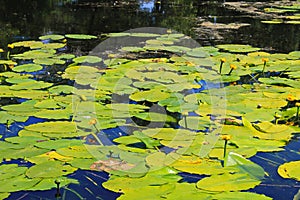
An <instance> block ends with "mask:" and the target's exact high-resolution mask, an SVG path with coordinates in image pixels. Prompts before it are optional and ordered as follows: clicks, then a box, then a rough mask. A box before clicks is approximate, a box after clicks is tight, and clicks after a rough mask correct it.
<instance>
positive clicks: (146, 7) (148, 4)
mask: <svg viewBox="0 0 300 200" xmlns="http://www.w3.org/2000/svg"><path fill="white" fill-rule="evenodd" d="M139 4H140V9H141V10H143V11H148V12H151V11H152V10H153V9H154V0H153V1H145V0H140V3H139Z"/></svg>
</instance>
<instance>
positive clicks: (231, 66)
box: [228, 64, 237, 75]
mask: <svg viewBox="0 0 300 200" xmlns="http://www.w3.org/2000/svg"><path fill="white" fill-rule="evenodd" d="M234 69H237V66H236V65H234V64H230V71H229V73H228V75H230V74H231V72H232V71H233V70H234Z"/></svg>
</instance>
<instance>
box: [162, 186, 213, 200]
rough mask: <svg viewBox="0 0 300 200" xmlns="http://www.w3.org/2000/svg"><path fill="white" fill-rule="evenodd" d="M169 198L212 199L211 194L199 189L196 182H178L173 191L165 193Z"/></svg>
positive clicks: (179, 199)
mask: <svg viewBox="0 0 300 200" xmlns="http://www.w3.org/2000/svg"><path fill="white" fill-rule="evenodd" d="M164 196H165V198H166V199H169V200H181V199H199V200H204V199H210V198H211V194H210V193H209V192H207V191H204V190H199V189H197V187H196V184H194V183H184V182H183V183H176V184H175V188H174V189H173V191H172V192H170V193H168V194H167V195H164Z"/></svg>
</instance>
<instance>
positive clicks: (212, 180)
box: [197, 173, 261, 192]
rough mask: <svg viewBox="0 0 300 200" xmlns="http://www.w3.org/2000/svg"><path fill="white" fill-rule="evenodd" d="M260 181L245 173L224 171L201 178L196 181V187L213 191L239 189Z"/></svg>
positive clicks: (254, 184) (252, 185)
mask: <svg viewBox="0 0 300 200" xmlns="http://www.w3.org/2000/svg"><path fill="white" fill-rule="evenodd" d="M260 182H261V181H258V180H255V179H252V178H250V177H249V176H248V175H245V174H240V173H235V174H228V173H225V174H221V175H212V176H210V177H207V178H203V179H201V180H200V181H198V182H197V188H199V189H203V190H207V191H213V192H223V191H239V190H247V189H250V188H254V187H255V186H257V185H259V184H260Z"/></svg>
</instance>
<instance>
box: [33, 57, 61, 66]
mask: <svg viewBox="0 0 300 200" xmlns="http://www.w3.org/2000/svg"><path fill="white" fill-rule="evenodd" d="M33 62H34V63H35V64H40V65H63V64H65V63H66V61H64V60H60V59H57V58H37V59H34V60H33Z"/></svg>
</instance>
